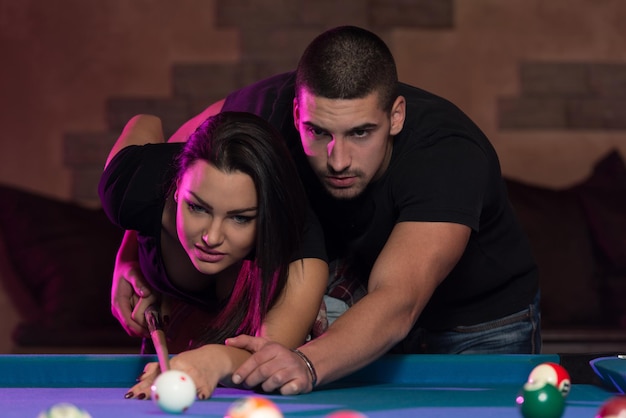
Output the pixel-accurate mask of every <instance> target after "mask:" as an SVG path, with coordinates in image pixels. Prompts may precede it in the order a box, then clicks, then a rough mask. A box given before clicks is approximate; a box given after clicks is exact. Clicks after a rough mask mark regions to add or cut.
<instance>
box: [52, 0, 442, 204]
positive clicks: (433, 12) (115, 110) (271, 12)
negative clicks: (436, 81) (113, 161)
mask: <svg viewBox="0 0 626 418" xmlns="http://www.w3.org/2000/svg"><path fill="white" fill-rule="evenodd" d="M453 5H454V3H453V1H452V0H437V1H431V0H369V1H362V0H342V1H341V3H340V4H339V3H338V2H336V1H335V0H319V1H315V2H312V1H305V0H299V1H294V0H281V1H276V0H271V1H270V0H263V1H254V2H253V1H249V0H219V1H216V7H217V13H216V15H217V18H216V19H217V21H216V25H218V26H224V27H236V28H238V30H239V32H240V37H241V61H240V62H237V63H233V64H222V63H203V62H198V63H185V64H175V65H173V67H172V71H171V92H172V93H171V95H170V96H167V97H110V98H109V99H108V100H107V103H106V106H105V111H106V115H105V118H106V121H107V129H108V130H107V131H106V132H69V133H67V134H66V135H65V137H64V139H63V144H64V145H63V162H64V164H65V166H66V167H68V168H69V169H70V172H71V197H72V199H74V200H80V201H84V202H97V190H96V188H97V182H98V179H99V176H100V174H101V172H102V166H103V165H104V162H105V160H106V156H107V155H108V152H109V150H110V148H111V146H112V145H113V143H114V141H115V139H116V137H117V135H118V134H119V132H120V131H121V129H122V128H123V126H124V124H125V123H126V122H127V121H128V120H129V119H130V118H131V117H132V116H134V115H136V114H139V113H149V114H154V115H158V116H160V117H161V118H162V120H163V126H164V130H165V134H166V137H167V136H169V135H170V134H172V133H173V132H174V131H175V130H176V128H177V127H178V126H180V125H181V124H182V123H183V122H185V121H186V120H187V119H189V118H190V117H192V116H194V115H196V114H197V113H198V112H199V111H200V110H202V109H203V108H204V107H205V106H207V105H208V104H211V103H212V102H214V101H216V100H219V99H221V98H223V97H224V96H225V95H226V94H228V93H229V92H230V91H232V90H234V89H236V88H238V87H242V86H244V85H247V84H249V83H251V82H253V81H256V80H259V79H261V78H264V77H267V76H270V75H272V74H276V73H278V72H283V71H288V70H291V69H293V68H294V67H295V65H296V63H297V61H298V58H299V56H300V54H301V53H302V51H303V49H304V47H305V46H306V45H307V44H308V43H309V42H310V40H311V39H312V38H313V37H314V36H316V35H318V34H319V33H321V32H322V31H324V30H325V29H327V28H328V27H332V26H337V25H341V24H344V22H345V21H346V20H349V21H350V23H351V24H355V25H360V26H363V27H367V28H370V29H372V30H374V31H376V32H377V33H378V34H380V35H381V36H383V37H384V36H385V32H386V31H387V30H389V29H391V28H398V27H409V28H424V29H429V30H441V29H451V28H453V12H454V7H453Z"/></svg>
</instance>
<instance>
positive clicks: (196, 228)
mask: <svg viewBox="0 0 626 418" xmlns="http://www.w3.org/2000/svg"><path fill="white" fill-rule="evenodd" d="M176 199H177V205H176V206H177V211H176V231H177V233H178V239H179V240H180V242H181V244H182V245H183V247H184V248H185V251H186V252H187V254H188V255H189V258H190V259H191V262H192V263H193V265H194V266H195V267H196V269H198V271H200V272H201V273H204V274H216V273H219V272H221V271H223V270H225V269H226V268H228V267H230V266H232V265H233V264H236V263H237V262H239V261H241V260H242V259H243V258H244V257H245V256H246V255H248V254H249V253H250V251H251V250H252V248H253V247H254V243H255V241H256V226H257V214H258V207H257V195H256V189H255V187H254V182H253V181H252V178H251V177H250V176H249V175H247V174H244V173H242V172H240V171H234V172H231V173H224V172H222V171H220V170H218V169H217V168H215V167H214V166H213V165H211V164H209V163H207V162H206V161H202V160H198V161H196V162H195V163H193V164H192V165H191V166H190V167H189V168H188V169H187V171H186V172H185V173H184V174H183V175H182V177H181V178H180V179H179V182H178V184H177V190H176Z"/></svg>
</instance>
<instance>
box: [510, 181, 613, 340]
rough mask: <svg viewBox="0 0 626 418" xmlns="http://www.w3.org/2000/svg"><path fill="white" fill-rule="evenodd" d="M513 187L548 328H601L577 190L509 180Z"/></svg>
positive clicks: (592, 265)
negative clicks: (592, 326) (533, 258)
mask: <svg viewBox="0 0 626 418" xmlns="http://www.w3.org/2000/svg"><path fill="white" fill-rule="evenodd" d="M507 187H508V192H509V200H510V201H511V204H512V206H513V208H514V209H515V212H516V213H517V215H518V218H519V220H520V223H521V224H522V228H523V229H524V231H525V232H526V234H527V236H528V238H529V240H530V245H531V249H532V251H533V254H534V256H535V260H536V262H537V265H538V268H539V280H540V288H541V310H542V325H543V326H544V327H546V328H561V327H579V326H591V325H593V324H598V323H601V322H602V320H603V314H602V308H601V301H600V297H599V294H598V292H599V281H598V277H597V276H596V273H597V269H596V261H595V256H594V249H593V246H592V244H591V235H590V231H589V228H588V226H587V223H586V220H585V214H584V212H583V210H582V208H581V206H580V203H579V198H578V195H577V193H576V191H575V190H573V189H565V190H554V189H550V188H545V187H540V186H536V185H530V184H525V183H522V182H519V181H515V180H507ZM583 300H584V301H585V303H581V301H583Z"/></svg>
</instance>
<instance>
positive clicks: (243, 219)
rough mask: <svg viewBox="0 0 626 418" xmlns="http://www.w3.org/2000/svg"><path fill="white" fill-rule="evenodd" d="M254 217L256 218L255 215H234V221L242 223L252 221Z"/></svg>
mask: <svg viewBox="0 0 626 418" xmlns="http://www.w3.org/2000/svg"><path fill="white" fill-rule="evenodd" d="M253 219H254V217H253V216H242V215H235V216H233V221H235V222H236V223H238V224H242V225H243V224H247V223H249V222H251V221H252V220H253Z"/></svg>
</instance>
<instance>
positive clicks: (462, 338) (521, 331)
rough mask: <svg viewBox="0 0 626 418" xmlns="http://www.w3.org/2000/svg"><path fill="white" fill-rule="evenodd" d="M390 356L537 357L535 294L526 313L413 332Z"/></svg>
mask: <svg viewBox="0 0 626 418" xmlns="http://www.w3.org/2000/svg"><path fill="white" fill-rule="evenodd" d="M392 352H394V353H405V354H408V353H415V354H539V353H540V352H541V312H540V309H539V293H537V296H536V297H535V299H534V300H533V302H532V303H531V304H529V305H528V307H527V308H526V309H523V310H521V311H519V312H516V313H514V314H511V315H508V316H505V317H503V318H499V319H496V320H493V321H488V322H483V323H481V324H476V325H470V326H459V327H455V328H452V329H449V330H444V331H431V330H427V329H424V328H414V329H413V330H412V331H411V332H410V333H409V335H408V336H407V337H406V338H405V339H404V341H402V342H401V343H400V344H398V345H397V346H396V347H395V348H394V349H393V350H392Z"/></svg>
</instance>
